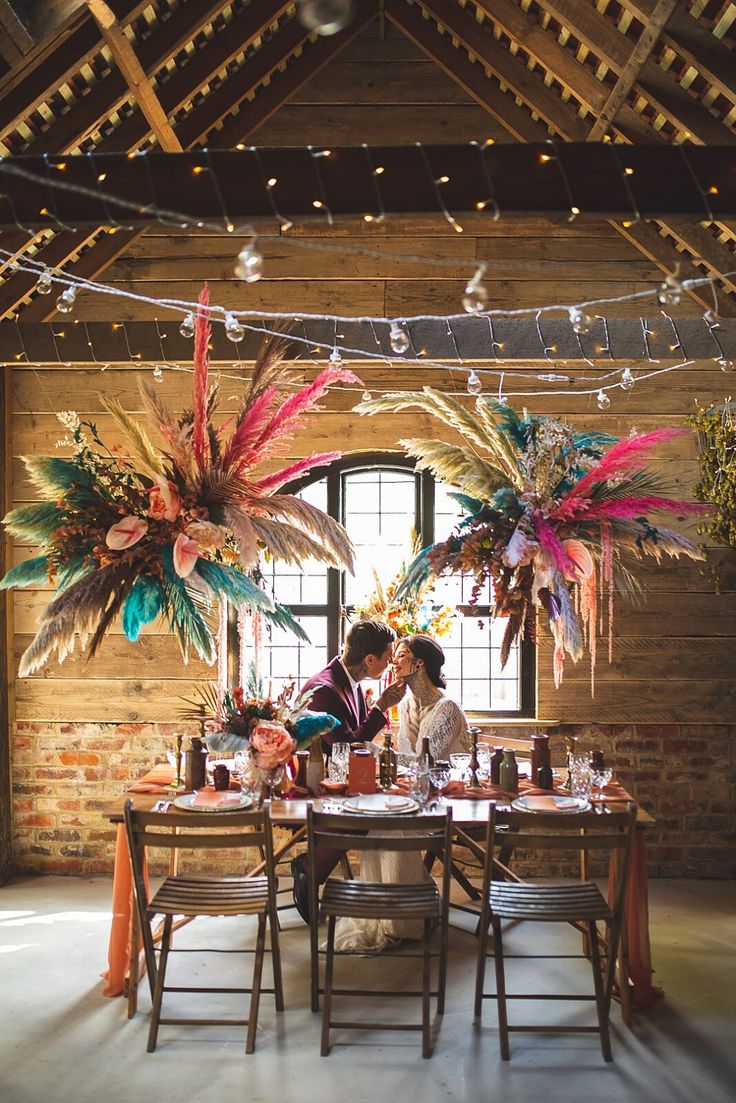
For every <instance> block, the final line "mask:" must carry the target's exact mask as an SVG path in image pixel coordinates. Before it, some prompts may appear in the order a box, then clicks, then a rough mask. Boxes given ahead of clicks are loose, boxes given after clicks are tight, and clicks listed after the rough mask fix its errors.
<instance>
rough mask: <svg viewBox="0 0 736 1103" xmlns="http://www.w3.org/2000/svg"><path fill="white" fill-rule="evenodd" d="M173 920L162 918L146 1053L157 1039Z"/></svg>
mask: <svg viewBox="0 0 736 1103" xmlns="http://www.w3.org/2000/svg"><path fill="white" fill-rule="evenodd" d="M173 922H174V917H173V915H167V916H166V918H165V919H164V929H163V934H162V936H161V957H160V959H159V963H158V972H157V973H156V985H155V987H154V990H153V1007H152V1008H151V1025H150V1027H149V1030H148V1045H147V1047H146V1049H147V1051H148V1053H153V1051H154V1049H155V1048H156V1042H157V1040H158V1022H159V1019H160V1018H161V1004H162V1002H163V998H164V981H165V980H166V965H167V963H168V960H169V949H170V947H171V927H172V924H173ZM149 930H150V928H149Z"/></svg>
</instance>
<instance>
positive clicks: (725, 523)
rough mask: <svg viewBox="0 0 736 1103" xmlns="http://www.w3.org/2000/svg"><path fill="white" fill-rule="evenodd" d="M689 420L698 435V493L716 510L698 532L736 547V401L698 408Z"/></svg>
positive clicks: (700, 497)
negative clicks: (707, 407)
mask: <svg viewBox="0 0 736 1103" xmlns="http://www.w3.org/2000/svg"><path fill="white" fill-rule="evenodd" d="M687 423H688V425H692V426H693V428H694V429H696V430H697V436H698V464H699V466H700V482H699V483H698V485H697V486H696V488H695V497H696V498H697V499H698V501H701V502H709V503H710V504H711V505H712V506H713V508H714V511H715V512H714V514H713V516H712V517H710V518H709V519H708V520H707V521H705V522H704V523H703V524H702V525H700V526H699V528H698V532H701V533H703V534H704V535H706V536H707V537H708V539H709V540H711V541H713V543H716V544H730V545H731V546H732V547H736V403H733V402H725V403H724V404H723V405H722V406H714V407H711V408H710V409H708V410H696V411H695V413H693V414H690V416H689V417H688V418H687Z"/></svg>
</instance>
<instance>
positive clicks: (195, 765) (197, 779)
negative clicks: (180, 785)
mask: <svg viewBox="0 0 736 1103" xmlns="http://www.w3.org/2000/svg"><path fill="white" fill-rule="evenodd" d="M184 777H185V781H186V787H187V789H190V790H191V789H202V788H203V786H204V784H205V781H206V778H207V748H206V747H205V745H204V743H203V742H202V740H201V739H200V738H199V737H198V736H196V735H195V736H192V739H191V741H190V743H189V749H188V750H187V751H186V752H185V756H184Z"/></svg>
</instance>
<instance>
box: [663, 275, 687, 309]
mask: <svg viewBox="0 0 736 1103" xmlns="http://www.w3.org/2000/svg"><path fill="white" fill-rule="evenodd" d="M681 299H682V284H681V283H680V281H679V280H678V278H677V276H675V275H673V274H672V273H670V275H669V276H668V277H667V279H666V280H665V281H664V283H662V284H660V285H659V291H658V292H657V302H659V303H660V304H661V306H679V305H680V300H681Z"/></svg>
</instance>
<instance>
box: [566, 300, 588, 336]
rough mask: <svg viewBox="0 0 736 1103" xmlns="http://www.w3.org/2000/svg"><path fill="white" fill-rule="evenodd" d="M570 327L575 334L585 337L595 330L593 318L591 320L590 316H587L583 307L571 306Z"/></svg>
mask: <svg viewBox="0 0 736 1103" xmlns="http://www.w3.org/2000/svg"><path fill="white" fill-rule="evenodd" d="M570 325H571V326H572V331H573V333H577V334H578V335H579V336H584V335H585V334H586V333H590V331H591V329H592V328H593V318H591V316H590V314H586V312H585V311H584V310H583V308H582V306H571V307H570Z"/></svg>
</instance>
